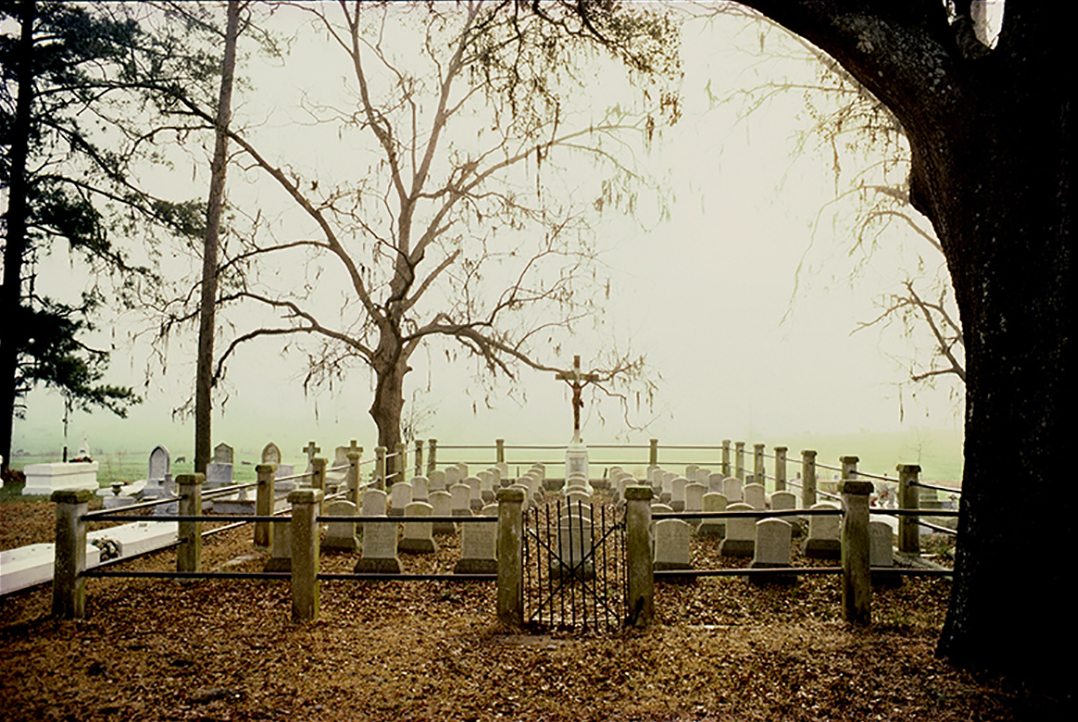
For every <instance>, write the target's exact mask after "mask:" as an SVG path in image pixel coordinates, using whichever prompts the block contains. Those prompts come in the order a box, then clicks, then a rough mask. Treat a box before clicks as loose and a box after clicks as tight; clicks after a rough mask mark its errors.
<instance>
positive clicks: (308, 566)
mask: <svg viewBox="0 0 1078 722" xmlns="http://www.w3.org/2000/svg"><path fill="white" fill-rule="evenodd" d="M324 498H325V494H323V492H322V490H321V489H293V490H292V491H290V492H288V502H289V503H290V504H291V505H292V521H291V522H290V523H291V526H292V621H293V622H310V621H314V620H315V619H318V602H319V593H320V591H321V590H320V584H319V581H318V564H319V552H320V544H319V533H318V522H317V519H318V510H319V508H320V507H321V506H322V502H323V501H324Z"/></svg>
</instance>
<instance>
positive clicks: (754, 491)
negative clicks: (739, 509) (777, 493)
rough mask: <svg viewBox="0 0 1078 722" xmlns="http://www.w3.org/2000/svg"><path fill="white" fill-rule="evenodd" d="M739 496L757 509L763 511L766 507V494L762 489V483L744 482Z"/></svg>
mask: <svg viewBox="0 0 1078 722" xmlns="http://www.w3.org/2000/svg"><path fill="white" fill-rule="evenodd" d="M741 498H742V499H743V500H744V502H745V503H746V504H748V505H749V506H751V507H752V508H753V509H756V510H757V511H763V510H764V509H766V508H767V494H766V492H765V491H764V485H763V484H755V483H753V484H745V486H744V488H743V489H742V490H741Z"/></svg>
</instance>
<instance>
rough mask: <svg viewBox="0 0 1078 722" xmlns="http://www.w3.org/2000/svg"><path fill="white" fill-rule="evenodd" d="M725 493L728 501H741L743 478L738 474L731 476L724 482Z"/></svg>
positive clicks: (737, 502)
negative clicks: (739, 477) (738, 476)
mask: <svg viewBox="0 0 1078 722" xmlns="http://www.w3.org/2000/svg"><path fill="white" fill-rule="evenodd" d="M723 494H725V495H726V499H727V501H729V502H730V503H731V504H739V503H741V500H742V496H741V479H738V478H737V477H736V476H731V477H730V478H729V479H726V480H725V481H724V482H723Z"/></svg>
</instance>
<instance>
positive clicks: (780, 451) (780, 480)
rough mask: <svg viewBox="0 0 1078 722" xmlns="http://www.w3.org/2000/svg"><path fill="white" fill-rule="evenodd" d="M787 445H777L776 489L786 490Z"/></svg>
mask: <svg viewBox="0 0 1078 722" xmlns="http://www.w3.org/2000/svg"><path fill="white" fill-rule="evenodd" d="M787 451H788V449H787V448H786V447H785V446H776V447H775V491H786V452H787Z"/></svg>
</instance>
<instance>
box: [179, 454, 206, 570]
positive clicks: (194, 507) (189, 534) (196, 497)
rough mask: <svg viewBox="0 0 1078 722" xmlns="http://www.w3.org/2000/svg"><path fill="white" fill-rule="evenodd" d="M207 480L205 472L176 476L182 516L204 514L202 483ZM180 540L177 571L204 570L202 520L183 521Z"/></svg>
mask: <svg viewBox="0 0 1078 722" xmlns="http://www.w3.org/2000/svg"><path fill="white" fill-rule="evenodd" d="M205 481H206V475H205V474H179V475H177V476H176V486H177V487H178V488H179V493H180V501H179V503H178V504H177V508H178V510H179V515H180V516H201V515H202V484H203V483H205ZM179 541H180V546H179V547H178V548H177V549H176V571H178V572H200V571H202V522H200V521H181V522H180V523H179Z"/></svg>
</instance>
